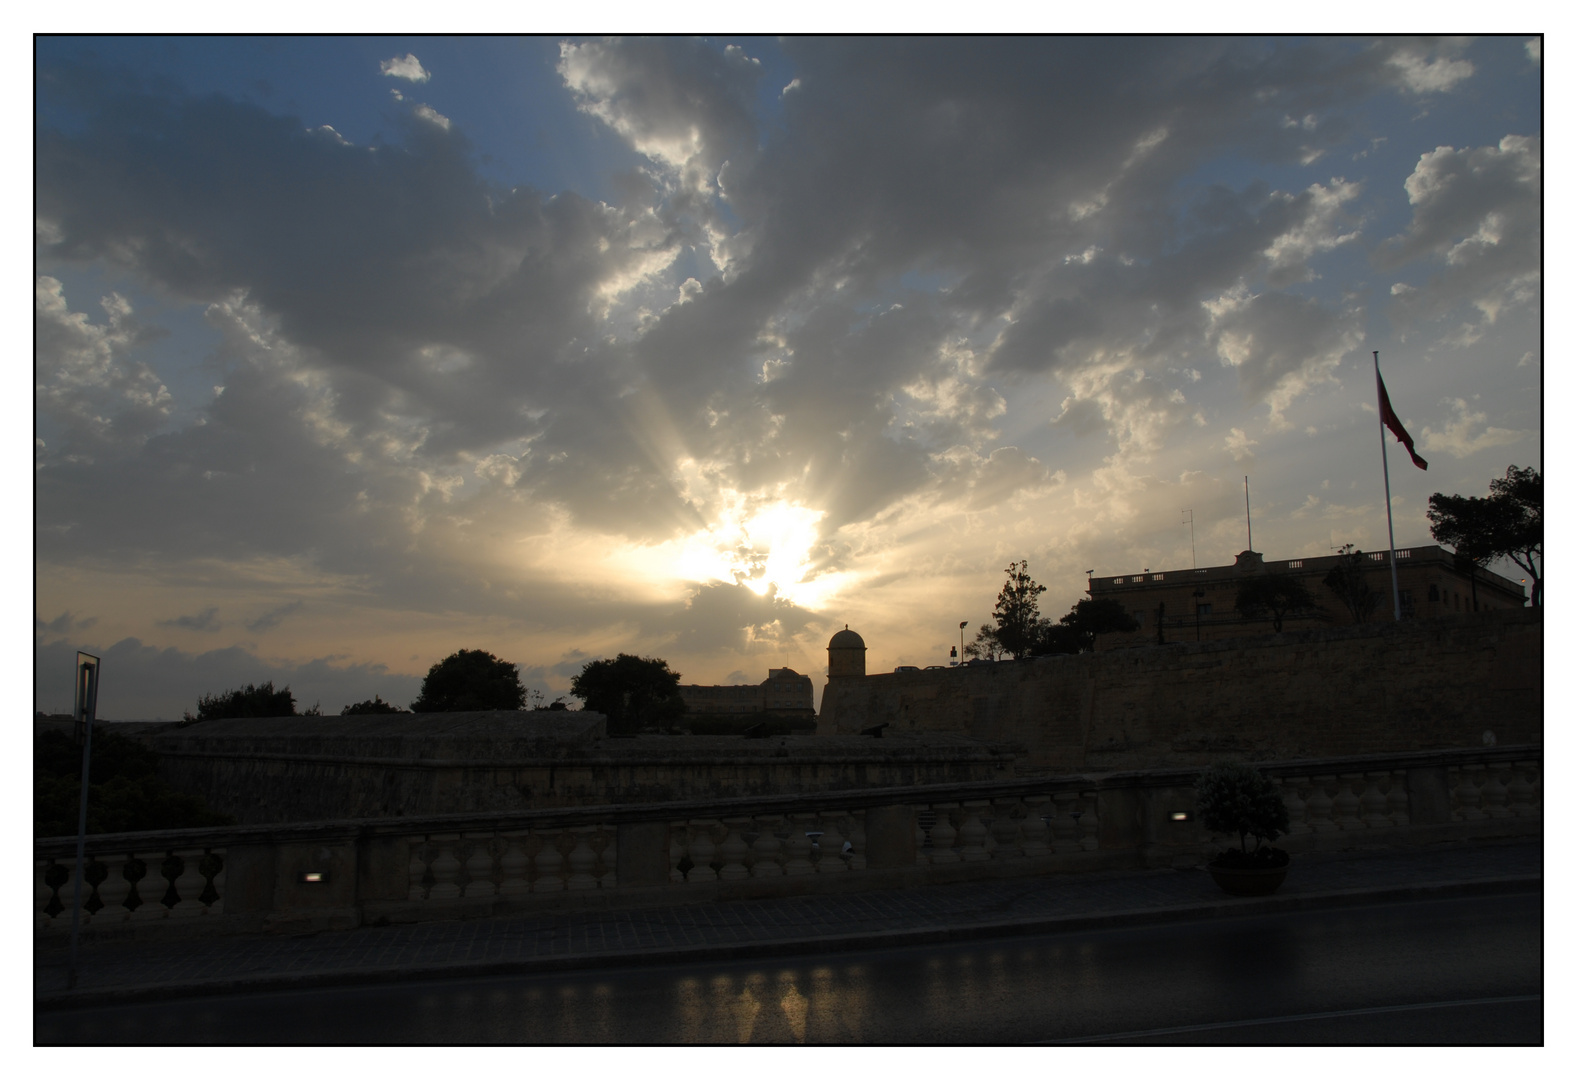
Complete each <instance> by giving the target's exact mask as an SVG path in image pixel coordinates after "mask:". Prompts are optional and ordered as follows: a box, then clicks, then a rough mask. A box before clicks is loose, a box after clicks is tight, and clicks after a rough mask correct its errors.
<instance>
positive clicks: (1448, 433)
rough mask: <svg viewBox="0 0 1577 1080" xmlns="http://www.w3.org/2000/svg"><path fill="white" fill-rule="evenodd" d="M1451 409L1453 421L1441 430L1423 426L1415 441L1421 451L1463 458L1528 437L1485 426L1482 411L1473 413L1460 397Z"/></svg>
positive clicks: (1485, 418) (1525, 434)
mask: <svg viewBox="0 0 1577 1080" xmlns="http://www.w3.org/2000/svg"><path fill="white" fill-rule="evenodd" d="M1451 410H1452V412H1453V413H1455V414H1456V415H1455V418H1454V419H1453V420H1451V421H1450V422H1449V423H1448V424H1446V426H1445V427H1444V428H1443V429H1441V430H1438V431H1437V430H1435V429H1434V428H1431V427H1430V426H1429V425H1428V424H1425V425H1424V427H1423V429H1422V431H1421V432H1420V434H1419V441H1420V442H1422V443H1423V446H1424V449H1425V450H1444V451H1445V452H1446V453H1448V454H1450V455H1451V456H1452V457H1456V458H1465V457H1468V456H1469V455H1471V454H1476V453H1478V452H1479V451H1480V450H1488V449H1489V448H1491V447H1494V446H1508V445H1510V444H1511V443H1515V442H1521V441H1522V440H1523V439H1525V438H1527V437H1528V436H1529V435H1530V434H1532V433H1531V432H1527V431H1509V430H1507V429H1506V428H1498V427H1491V426H1488V425H1487V424H1486V423H1485V421H1486V420H1487V419H1488V417H1487V416H1486V415H1485V414H1484V413H1482V412H1475V411H1474V410H1473V409H1472V408H1471V407H1470V406H1469V405H1468V403H1467V402H1466V401H1464V400H1463V399H1462V398H1455V399H1453V400H1452V402H1451ZM1475 429H1479V430H1478V434H1476V435H1475V434H1473V432H1474V430H1475Z"/></svg>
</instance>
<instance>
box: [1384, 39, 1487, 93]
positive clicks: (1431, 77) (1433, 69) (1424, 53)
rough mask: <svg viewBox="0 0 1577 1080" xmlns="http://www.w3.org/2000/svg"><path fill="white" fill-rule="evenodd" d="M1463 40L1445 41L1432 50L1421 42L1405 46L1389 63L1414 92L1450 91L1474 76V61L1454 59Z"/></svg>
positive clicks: (1396, 52)
mask: <svg viewBox="0 0 1577 1080" xmlns="http://www.w3.org/2000/svg"><path fill="white" fill-rule="evenodd" d="M1463 44H1465V43H1464V42H1461V41H1451V40H1447V41H1442V42H1439V43H1438V44H1437V45H1436V46H1435V48H1434V49H1433V50H1431V49H1428V48H1426V47H1424V46H1422V45H1405V46H1403V47H1401V48H1399V49H1397V50H1396V51H1395V52H1393V53H1392V54H1391V55H1390V56H1389V57H1387V59H1386V63H1387V64H1389V65H1390V67H1391V68H1393V69H1394V70H1395V72H1396V74H1397V75H1398V77H1399V78H1400V79H1401V81H1402V85H1403V86H1405V87H1406V88H1407V89H1408V90H1410V91H1412V92H1413V93H1415V94H1429V93H1438V92H1441V91H1445V90H1450V89H1451V88H1452V87H1453V86H1455V85H1456V84H1457V83H1459V82H1461V81H1462V80H1463V79H1467V78H1470V77H1471V76H1472V75H1473V71H1474V67H1473V63H1472V61H1469V60H1460V59H1456V58H1455V54H1456V53H1457V52H1459V51H1460V49H1461V48H1462V46H1463Z"/></svg>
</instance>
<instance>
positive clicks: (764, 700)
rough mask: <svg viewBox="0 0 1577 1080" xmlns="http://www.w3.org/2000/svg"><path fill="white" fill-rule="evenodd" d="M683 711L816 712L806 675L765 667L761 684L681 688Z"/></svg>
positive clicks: (813, 691)
mask: <svg viewBox="0 0 1577 1080" xmlns="http://www.w3.org/2000/svg"><path fill="white" fill-rule="evenodd" d="M679 696H680V697H682V698H684V704H685V708H686V710H687V711H689V712H692V713H728V714H732V715H738V714H741V713H757V712H805V713H814V712H815V710H816V698H815V688H814V687H813V686H812V685H811V681H810V676H809V675H801V674H800V673H799V672H797V671H795V670H794V669H793V668H786V667H784V668H769V669H767V677H766V679H765V681H763V682H760V683H757V684H754V685H752V684H748V683H747V684H745V685H743V686H681V687H680V688H679Z"/></svg>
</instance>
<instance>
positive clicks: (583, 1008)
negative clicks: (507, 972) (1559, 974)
mask: <svg viewBox="0 0 1577 1080" xmlns="http://www.w3.org/2000/svg"><path fill="white" fill-rule="evenodd" d="M1542 903H1543V901H1542V897H1541V896H1538V895H1529V894H1514V895H1500V896H1485V897H1475V898H1469V899H1454V900H1433V901H1423V902H1413V903H1393V904H1377V905H1370V906H1362V907H1348V908H1334V909H1326V910H1321V911H1308V912H1290V913H1284V914H1278V915H1268V916H1259V917H1252V918H1227V919H1218V920H1209V921H1203V922H1190V923H1174V924H1170V925H1161V926H1147V927H1135V928H1129V929H1122V930H1106V931H1098V932H1087V933H1071V934H1054V935H1043V936H1036V937H1017V938H1005V939H998V940H992V941H980V942H969V943H962V944H956V945H945V946H935V947H911V948H900V949H887V950H872V951H869V952H862V953H841V954H837V955H832V956H826V957H821V958H814V957H813V958H801V957H795V958H785V959H783V960H777V961H774V960H766V961H763V960H747V961H734V962H720V963H706V964H686V965H675V966H655V965H654V966H648V967H626V968H619V969H602V970H596V971H585V972H572V973H564V974H552V975H530V976H508V977H490V978H483V979H455V980H448V981H427V982H413V983H401V984H393V985H379V986H368V987H355V988H333V989H315V990H298V991H279V992H269V993H252V994H237V995H233V996H221V997H207V998H199V999H186V1000H173V1001H162V1002H157V1003H144V1004H134V1005H128V1006H123V1007H96V1008H91V1009H67V1010H59V1011H50V1012H43V1013H35V1017H34V1036H35V1041H36V1042H38V1043H39V1044H61V1043H264V1044H276V1043H297V1044H299V1043H308V1044H316V1043H375V1044H382V1043H448V1042H461V1043H745V1042H751V1043H801V1042H803V1043H887V1044H895V1043H1055V1042H1130V1043H1165V1044H1172V1043H1211V1044H1234V1045H1236V1044H1244V1043H1279V1044H1286V1043H1297V1044H1304V1043H1393V1044H1394V1043H1406V1044H1440V1043H1446V1044H1455V1043H1491V1044H1494V1043H1499V1044H1528V1043H1541V1042H1542V1041H1543V1037H1544V1034H1543V1032H1544V1029H1543V1003H1542V1000H1541V997H1540V995H1541V994H1542V992H1543V956H1542V948H1543V942H1542V918H1543V912H1542Z"/></svg>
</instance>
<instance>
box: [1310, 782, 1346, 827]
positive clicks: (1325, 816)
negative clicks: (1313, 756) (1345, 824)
mask: <svg viewBox="0 0 1577 1080" xmlns="http://www.w3.org/2000/svg"><path fill="white" fill-rule="evenodd" d="M1335 783H1336V778H1335V777H1334V776H1315V777H1312V778H1311V779H1310V780H1309V799H1308V808H1309V828H1310V829H1312V830H1314V831H1315V832H1317V833H1328V832H1335V831H1336V829H1337V828H1339V826H1338V825H1337V824H1336V803H1335V801H1334V800H1333V799H1332V798H1331V795H1330V791H1331V787H1332V786H1333V785H1334V784H1335Z"/></svg>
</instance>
